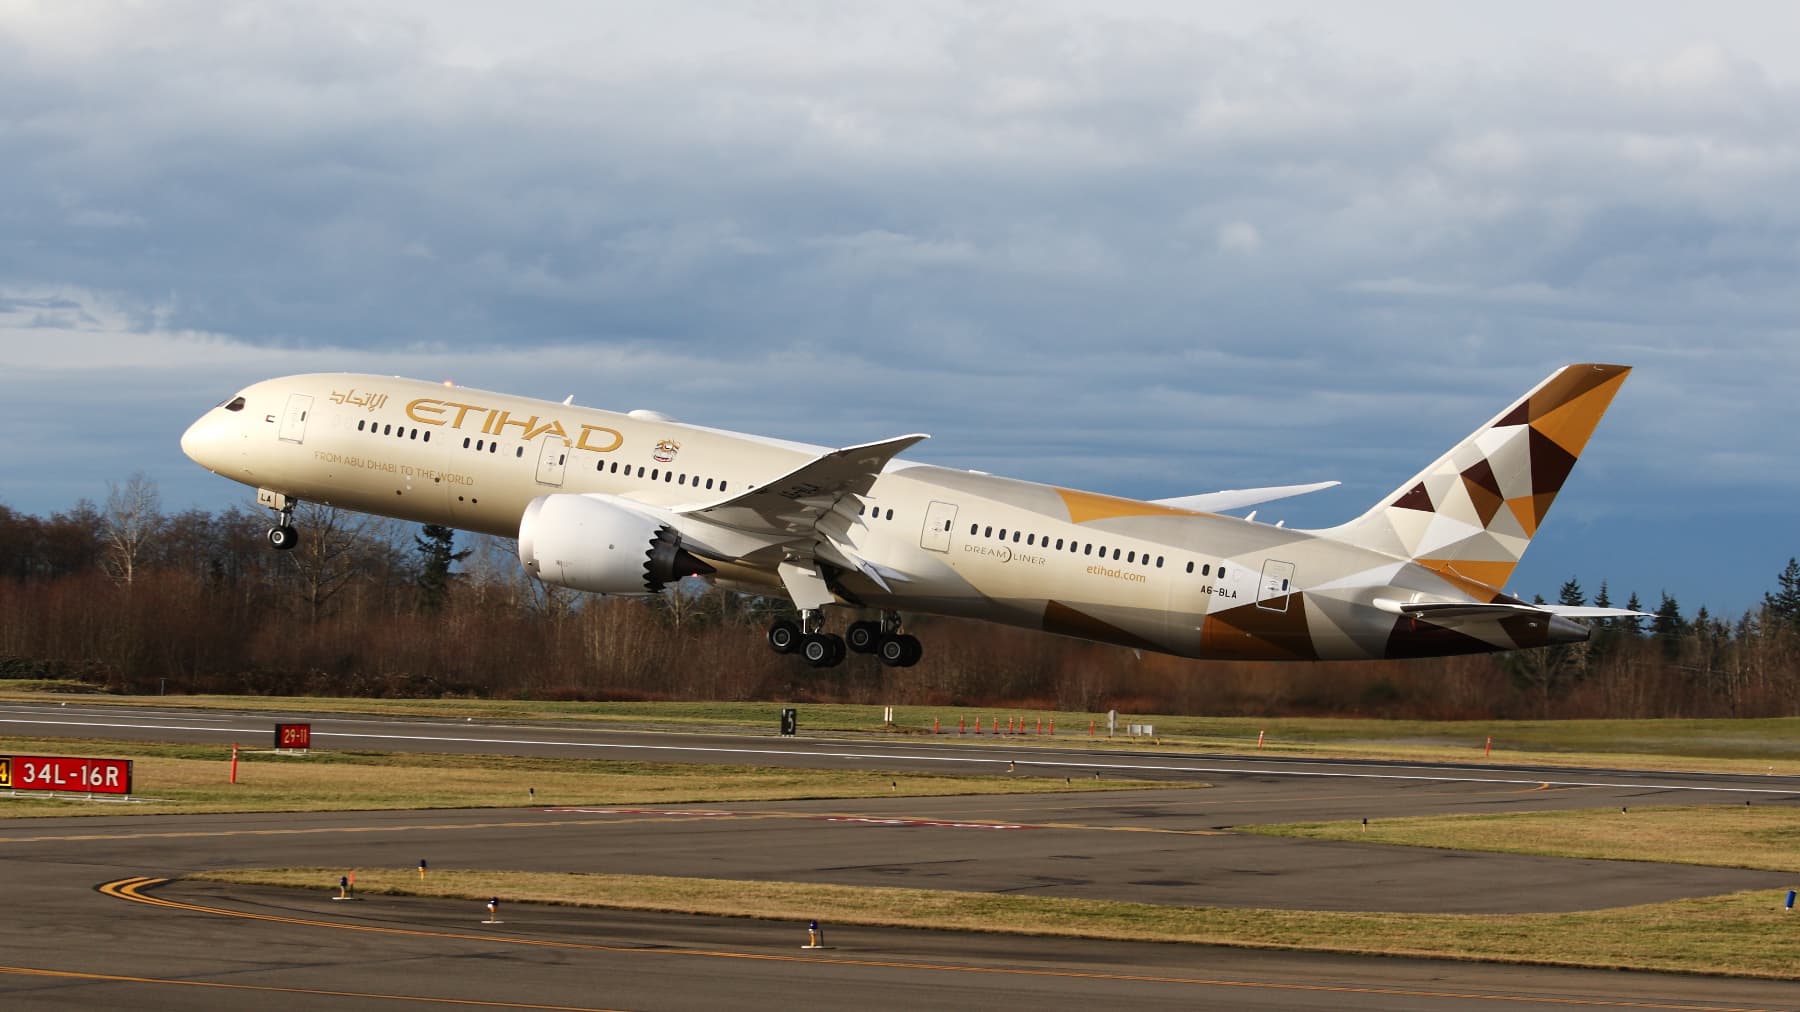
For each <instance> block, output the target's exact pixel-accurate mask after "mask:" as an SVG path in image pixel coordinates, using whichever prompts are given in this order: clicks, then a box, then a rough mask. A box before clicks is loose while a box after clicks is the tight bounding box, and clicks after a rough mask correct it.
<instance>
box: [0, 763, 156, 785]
mask: <svg viewBox="0 0 1800 1012" xmlns="http://www.w3.org/2000/svg"><path fill="white" fill-rule="evenodd" d="M0 790H7V791H64V792H78V793H85V794H130V793H131V760H130V759H78V758H73V757H68V756H41V755H10V756H0Z"/></svg>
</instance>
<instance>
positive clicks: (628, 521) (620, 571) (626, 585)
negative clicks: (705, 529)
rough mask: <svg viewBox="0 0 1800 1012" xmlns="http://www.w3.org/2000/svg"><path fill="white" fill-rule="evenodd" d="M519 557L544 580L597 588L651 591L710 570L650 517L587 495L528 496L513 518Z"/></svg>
mask: <svg viewBox="0 0 1800 1012" xmlns="http://www.w3.org/2000/svg"><path fill="white" fill-rule="evenodd" d="M519 561H520V562H521V563H524V565H525V568H526V570H527V571H529V572H530V573H531V574H532V575H533V576H536V577H537V578H538V579H540V580H542V581H544V582H545V583H551V584H555V585H556V586H559V587H568V588H570V589H572V590H585V591H589V592H591V593H595V594H655V593H657V592H659V591H661V590H662V589H663V588H664V587H666V586H668V585H669V584H671V583H674V582H676V581H677V580H680V579H681V578H682V577H684V576H704V575H706V574H709V573H711V572H712V571H713V569H712V567H711V566H708V565H707V564H706V563H704V562H702V561H700V560H699V559H697V558H695V557H694V556H693V555H692V554H690V553H689V552H688V551H687V550H686V549H684V548H683V547H681V535H680V534H679V533H678V532H677V531H676V530H675V529H674V528H672V527H670V526H668V525H667V524H665V523H663V522H662V521H661V520H659V519H657V518H656V517H654V516H651V515H650V514H648V513H640V512H638V511H636V510H633V509H630V508H629V507H626V506H622V505H619V504H617V503H614V502H611V501H608V500H606V499H602V498H597V497H594V496H585V495H546V496H539V497H538V498H536V499H533V500H531V505H529V506H527V507H525V515H524V517H523V518H521V519H520V521H519Z"/></svg>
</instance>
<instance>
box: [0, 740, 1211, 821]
mask: <svg viewBox="0 0 1800 1012" xmlns="http://www.w3.org/2000/svg"><path fill="white" fill-rule="evenodd" d="M5 753H11V754H19V755H63V756H88V757H102V758H110V759H131V760H132V761H133V768H132V780H133V784H132V790H133V791H134V792H135V793H136V794H137V795H140V796H142V797H146V798H155V799H158V800H157V801H156V802H154V803H146V804H136V805H134V804H114V803H105V804H101V803H94V804H88V803H85V802H74V801H69V800H64V799H57V800H51V799H49V798H45V797H34V796H32V795H30V794H20V795H19V796H17V797H4V796H0V818H5V817H29V816H52V815H55V816H64V815H120V814H142V815H168V814H176V813H195V814H198V813H205V812H316V811H353V810H355V811H369V810H375V809H422V808H504V807H514V808H516V807H522V806H544V805H557V806H562V805H667V804H695V803H708V802H713V803H717V802H727V801H797V800H804V799H808V798H870V797H945V796H950V795H970V794H1041V793H1048V792H1053V791H1060V792H1067V791H1092V790H1133V789H1144V788H1152V787H1154V788H1158V789H1165V790H1166V789H1169V788H1170V787H1177V788H1179V787H1182V786H1203V785H1180V784H1176V785H1171V784H1158V783H1149V782H1146V781H1123V780H1098V781H1096V780H1079V779H1077V780H1074V781H1073V782H1065V781H1064V780H1063V779H1062V778H1061V777H1058V778H1055V779H1051V778H1049V777H1031V776H1004V775H1002V776H950V775H944V774H924V773H884V772H872V771H867V770H827V769H786V768H778V767H770V766H727V765H713V764H688V763H641V762H619V761H613V760H605V759H549V758H535V757H525V756H490V755H425V754H418V753H392V752H337V751H327V752H315V753H313V754H311V755H308V756H278V755H274V754H272V753H271V752H266V751H249V750H244V751H240V753H239V768H238V782H237V783H236V784H232V783H231V782H230V770H231V750H230V749H229V748H221V747H219V746H217V745H177V744H160V743H154V742H123V741H115V742H107V741H92V740H71V739H32V738H7V739H4V740H3V741H0V754H5ZM532 792H535V794H534V793H532Z"/></svg>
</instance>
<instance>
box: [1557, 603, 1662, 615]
mask: <svg viewBox="0 0 1800 1012" xmlns="http://www.w3.org/2000/svg"><path fill="white" fill-rule="evenodd" d="M1538 607H1539V608H1540V609H1542V610H1544V611H1547V612H1549V613H1550V614H1552V615H1561V616H1562V617H1563V618H1655V617H1656V613H1655V612H1650V611H1632V610H1631V609H1630V608H1589V607H1587V606H1585V605H1578V604H1540V605H1538Z"/></svg>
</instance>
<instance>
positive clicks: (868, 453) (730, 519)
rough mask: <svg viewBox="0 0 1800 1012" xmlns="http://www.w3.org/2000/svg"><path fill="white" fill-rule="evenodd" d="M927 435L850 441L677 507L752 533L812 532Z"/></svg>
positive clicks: (794, 534) (784, 535) (798, 534)
mask: <svg viewBox="0 0 1800 1012" xmlns="http://www.w3.org/2000/svg"><path fill="white" fill-rule="evenodd" d="M929 438H931V437H929V436H927V435H925V434H923V433H914V434H912V435H907V436H896V437H895V438H893V439H884V440H882V441H881V442H878V443H864V444H862V445H861V446H846V447H844V448H843V449H841V450H833V451H831V452H830V453H825V454H820V455H819V456H817V457H814V458H813V459H812V460H810V461H807V462H806V463H805V464H802V465H800V466H799V467H797V468H794V469H793V470H792V471H789V472H788V473H787V474H784V475H782V476H781V477H780V478H777V479H775V480H774V481H771V482H769V483H767V484H765V485H763V486H761V487H759V488H753V489H749V490H747V491H744V492H740V493H739V494H737V495H735V496H732V497H730V498H727V499H721V500H719V501H717V502H712V503H700V504H696V505H692V506H683V507H680V508H677V509H676V510H675V511H674V512H675V513H676V514H677V515H679V516H683V517H692V518H698V519H702V520H705V521H707V522H709V523H713V524H717V525H720V526H723V527H729V528H732V529H734V530H737V531H741V532H744V533H748V534H753V535H775V536H777V537H778V538H796V537H804V536H810V535H811V534H812V533H813V531H814V529H815V528H816V527H817V525H818V523H819V520H820V519H821V518H823V517H824V516H825V514H826V513H828V512H830V511H831V509H832V508H833V507H834V506H836V505H837V504H838V503H839V502H840V501H841V500H843V499H844V497H846V496H860V495H863V494H865V493H867V492H868V491H869V487H870V486H871V485H873V484H875V479H876V478H877V477H878V476H879V475H880V474H881V470H882V468H884V467H886V466H887V462H888V461H890V460H892V459H893V458H894V457H896V456H897V455H899V453H900V452H901V451H902V450H905V449H906V448H908V447H910V446H912V445H913V444H914V443H918V442H920V441H922V440H925V439H929Z"/></svg>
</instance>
